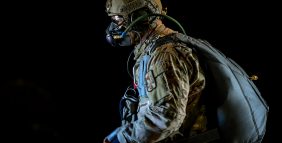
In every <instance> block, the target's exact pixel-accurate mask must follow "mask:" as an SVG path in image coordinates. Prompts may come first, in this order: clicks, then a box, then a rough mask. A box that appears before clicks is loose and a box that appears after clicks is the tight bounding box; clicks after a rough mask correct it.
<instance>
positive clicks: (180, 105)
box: [104, 0, 206, 143]
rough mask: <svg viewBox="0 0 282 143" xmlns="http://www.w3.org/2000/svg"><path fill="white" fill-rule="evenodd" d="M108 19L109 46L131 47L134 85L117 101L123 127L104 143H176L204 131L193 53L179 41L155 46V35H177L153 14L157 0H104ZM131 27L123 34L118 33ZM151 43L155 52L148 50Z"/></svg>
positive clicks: (158, 4)
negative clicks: (109, 18)
mask: <svg viewBox="0 0 282 143" xmlns="http://www.w3.org/2000/svg"><path fill="white" fill-rule="evenodd" d="M106 12H107V14H108V16H110V17H111V19H112V22H111V24H110V25H109V27H108V28H107V30H106V33H107V36H106V38H107V40H108V42H109V43H110V44H111V45H112V46H134V60H135V65H134V67H133V78H134V87H132V88H129V89H128V90H127V91H126V93H125V95H124V96H123V98H122V100H121V107H120V108H121V109H120V110H121V116H122V125H121V126H120V127H118V128H117V129H116V130H115V131H113V132H112V133H111V134H110V135H109V136H107V137H106V138H105V140H104V143H109V142H111V143H112V142H121V143H129V142H138V143H149V142H150V143H151V142H176V140H181V138H183V137H186V136H191V135H193V134H194V133H201V132H204V131H205V130H206V118H205V115H204V109H203V108H201V107H200V106H199V105H198V101H199V98H200V97H201V92H202V90H203V89H204V87H205V78H204V75H203V72H202V70H201V67H200V66H199V63H198V59H197V56H196V55H195V53H194V52H193V51H192V49H190V48H189V47H187V46H186V45H185V44H182V43H180V42H176V41H175V42H168V43H165V44H162V45H161V46H159V47H156V45H157V44H158V43H156V41H157V40H158V39H159V38H160V37H164V36H166V35H169V34H173V33H178V31H175V30H172V29H170V28H168V27H166V26H165V25H164V24H163V23H162V21H161V18H160V17H158V16H151V17H146V18H143V19H142V20H140V21H139V22H136V24H134V25H132V27H129V26H130V24H132V22H133V21H134V20H136V19H137V18H140V17H141V16H144V15H147V14H152V13H153V14H165V13H166V11H164V9H163V8H162V4H161V2H160V0H107V2H106ZM126 29H130V30H129V31H127V32H126V33H123V34H124V35H121V34H120V33H121V32H123V31H124V30H126ZM153 47H156V48H154V50H152V48H153Z"/></svg>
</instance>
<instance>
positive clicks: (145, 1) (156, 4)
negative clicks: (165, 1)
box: [106, 0, 165, 19]
mask: <svg viewBox="0 0 282 143" xmlns="http://www.w3.org/2000/svg"><path fill="white" fill-rule="evenodd" d="M141 8H147V9H149V11H151V12H152V13H156V14H165V12H164V11H163V9H162V3H161V0H107V2H106V12H107V13H108V15H109V16H113V15H121V16H123V17H124V18H125V19H128V15H129V14H131V13H132V12H134V11H136V10H138V9H141Z"/></svg>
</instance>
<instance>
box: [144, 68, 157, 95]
mask: <svg viewBox="0 0 282 143" xmlns="http://www.w3.org/2000/svg"><path fill="white" fill-rule="evenodd" d="M145 80H146V86H147V91H148V92H151V91H153V89H155V88H156V87H157V85H156V80H155V77H154V73H153V71H152V70H150V71H149V72H147V74H146V75H145Z"/></svg>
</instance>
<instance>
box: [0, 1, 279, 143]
mask: <svg viewBox="0 0 282 143" xmlns="http://www.w3.org/2000/svg"><path fill="white" fill-rule="evenodd" d="M167 2H168V4H167V6H168V15H170V16H172V17H173V18H175V19H176V20H178V21H179V22H180V23H181V24H182V26H183V27H184V28H185V29H186V33H187V34H189V35H190V36H193V37H195V38H202V39H206V40H208V41H209V42H210V43H211V44H213V45H214V46H215V47H217V48H218V49H220V50H222V51H223V52H224V53H225V54H226V55H228V56H229V57H231V58H232V59H234V60H235V61H237V62H238V63H239V64H240V65H241V66H242V67H243V68H245V69H246V71H247V72H248V73H249V74H250V75H251V74H256V75H258V77H259V79H258V80H257V81H255V83H256V85H257V86H258V87H259V88H260V90H261V93H262V95H263V97H264V98H265V100H266V101H267V103H268V104H269V106H270V112H269V120H268V126H267V132H266V136H265V139H264V142H265V143H267V142H273V141H274V137H275V131H274V126H275V127H276V126H277V124H276V123H275V122H274V119H276V118H274V114H275V115H278V114H277V112H276V111H274V110H275V109H279V108H277V107H276V106H275V104H274V101H275V100H276V99H278V98H279V97H278V96H275V95H279V94H280V93H279V92H278V90H276V91H275V89H279V88H278V85H279V79H278V78H279V72H278V70H277V69H278V68H280V67H279V66H280V65H281V64H279V62H278V61H279V53H278V51H279V48H280V47H281V46H280V45H278V44H277V41H278V38H277V37H279V32H278V28H277V27H278V26H277V25H279V24H278V20H277V19H278V9H276V7H275V4H273V3H271V2H269V3H264V2H257V1H256V2H249V3H248V4H247V3H245V2H244V1H243V0H242V1H240V0H239V1H238V0H237V1H229V2H217V3H214V2H205V1H202V0H200V1H196V0H192V1H189V2H185V1H184V0H179V1H167ZM104 5H105V4H104V2H103V1H102V2H96V1H95V3H94V2H72V1H66V2H50V1H49V2H47V1H46V2H13V3H7V4H6V3H5V4H2V6H3V7H4V9H2V11H3V12H2V16H1V17H2V18H1V19H2V20H1V24H2V26H1V31H2V32H1V35H2V36H1V37H2V38H1V41H2V42H1V59H0V61H1V62H0V68H1V77H0V78H1V80H0V81H1V86H0V97H1V99H0V100H1V101H0V103H1V115H0V116H1V126H0V129H1V132H3V133H1V134H0V136H1V137H0V140H1V142H2V140H3V141H4V140H5V141H6V142H9V141H11V142H12V141H14V140H21V141H36V142H55V141H60V142H64V141H79V142H98V143H99V142H102V140H103V138H104V136H106V135H107V134H108V133H110V132H111V131H112V130H113V129H115V128H116V127H117V126H119V116H118V102H119V99H120V97H121V96H122V95H123V92H124V90H125V88H126V87H127V86H128V85H129V84H131V82H132V80H131V79H130V77H129V75H128V73H127V71H126V69H127V66H126V61H127V58H128V56H129V53H130V52H131V50H132V49H131V48H130V47H129V48H123V49H122V48H113V47H110V46H109V45H108V44H107V43H106V41H105V33H104V31H105V29H106V27H107V25H108V24H109V18H108V17H107V15H106V13H105V8H104ZM166 22H167V25H170V26H171V27H173V28H174V29H177V28H178V27H176V26H175V25H174V24H173V23H170V22H169V21H166ZM277 34H278V36H277ZM277 92H278V93H277ZM274 98H275V99H274ZM278 113H279V112H278Z"/></svg>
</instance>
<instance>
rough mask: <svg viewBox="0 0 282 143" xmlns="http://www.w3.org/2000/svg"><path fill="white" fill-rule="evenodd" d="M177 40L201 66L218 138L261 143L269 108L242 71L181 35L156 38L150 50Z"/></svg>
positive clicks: (206, 45) (215, 51)
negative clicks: (193, 54)
mask: <svg viewBox="0 0 282 143" xmlns="http://www.w3.org/2000/svg"><path fill="white" fill-rule="evenodd" d="M177 40H178V41H180V42H183V43H186V44H187V45H188V46H189V47H190V48H192V49H194V50H195V51H196V52H197V54H198V57H199V61H200V64H201V65H202V66H204V71H205V72H206V78H207V88H206V90H205V92H204V95H203V98H207V99H206V101H208V102H206V104H208V106H207V110H211V109H210V108H214V109H215V110H214V116H215V122H216V124H217V125H216V126H217V129H218V132H219V135H220V138H221V139H222V140H223V141H224V142H230V143H231V142H240V143H241V142H244V143H245V142H246V143H247V142H248V143H254V142H256V143H259V142H261V141H262V139H263V137H264V135H265V131H266V122H267V117H268V112H269V106H268V105H267V103H266V101H265V100H264V98H263V97H262V96H261V93H260V91H259V90H258V88H257V86H256V85H255V84H254V83H253V81H252V80H251V79H250V77H249V76H248V74H247V73H246V72H245V70H244V69H243V68H242V67H241V66H239V65H238V64H237V63H236V62H235V61H233V60H232V59H230V58H229V57H227V56H225V55H224V54H223V53H222V52H221V51H219V50H218V49H216V48H215V47H213V46H212V45H211V44H210V43H208V42H207V41H204V40H201V39H195V38H192V37H190V36H187V35H184V34H181V33H175V34H172V35H168V36H165V37H162V38H160V39H158V40H157V42H156V45H155V46H154V48H156V47H158V46H160V45H161V44H165V43H167V42H171V41H177ZM154 48H152V50H154ZM205 94H206V95H205ZM210 99H211V100H210ZM204 100H205V99H204Z"/></svg>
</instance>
